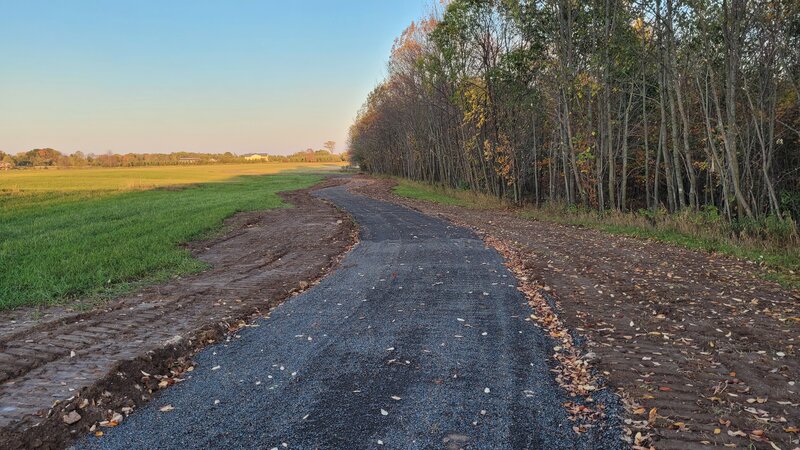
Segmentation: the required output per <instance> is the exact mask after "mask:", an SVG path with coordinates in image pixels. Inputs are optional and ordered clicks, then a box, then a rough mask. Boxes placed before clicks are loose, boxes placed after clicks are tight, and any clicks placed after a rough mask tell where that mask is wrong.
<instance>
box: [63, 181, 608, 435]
mask: <svg viewBox="0 0 800 450" xmlns="http://www.w3.org/2000/svg"><path fill="white" fill-rule="evenodd" d="M319 195H320V196H322V197H324V198H326V199H329V200H330V201H332V202H333V203H335V204H336V205H338V206H340V207H341V208H343V209H345V210H346V211H347V212H349V213H350V214H352V215H353V217H354V218H355V220H356V221H357V222H358V223H359V225H360V226H361V239H362V240H361V243H360V244H359V245H358V246H357V247H356V248H355V249H354V250H353V252H352V253H351V254H349V255H348V256H347V257H346V258H345V260H344V261H343V262H342V265H341V267H340V268H339V270H337V271H336V272H335V273H334V274H332V275H331V276H329V277H328V278H326V279H325V280H323V281H322V283H320V284H319V285H318V286H316V287H314V288H313V289H311V290H309V291H307V292H306V293H304V294H302V295H300V296H297V297H295V298H293V299H291V300H289V301H287V302H286V303H284V304H283V305H281V306H279V307H278V308H276V309H275V310H274V311H273V312H272V314H271V317H270V318H268V319H265V320H261V321H259V322H257V323H256V324H255V325H254V326H253V327H250V328H247V329H245V330H243V331H242V332H241V333H239V334H238V335H237V336H236V337H234V338H232V339H231V340H230V342H227V343H225V344H220V345H216V346H212V347H209V348H207V349H206V350H204V351H203V352H201V353H200V354H199V355H198V356H197V358H196V360H197V362H198V366H197V368H196V369H195V371H194V372H192V378H191V379H190V380H187V381H185V382H183V383H180V384H178V385H177V386H175V387H173V388H170V389H168V390H166V391H164V392H163V394H162V395H160V396H159V397H157V398H156V399H155V400H154V401H152V402H151V403H149V404H148V405H147V406H146V407H144V408H143V409H141V410H139V411H137V412H135V413H134V414H132V415H131V416H130V417H128V418H127V419H126V420H125V421H124V422H123V424H122V425H120V426H118V427H116V428H113V429H106V430H104V431H106V434H105V436H104V437H102V438H100V439H98V438H95V437H86V438H84V439H83V440H81V441H79V443H78V445H77V447H79V448H208V447H214V448H273V447H277V448H283V447H284V446H286V447H288V448H442V447H445V448H460V447H467V448H548V449H555V448H613V447H617V446H619V444H621V441H620V440H619V437H618V434H617V431H616V430H614V429H613V428H610V427H606V426H603V424H598V426H595V427H593V428H591V429H590V431H589V432H588V433H583V434H576V433H574V432H573V431H572V425H573V424H572V422H570V420H569V419H568V417H567V415H566V413H565V411H564V408H563V407H562V406H561V404H562V403H563V402H565V401H567V398H566V396H565V394H564V393H563V391H562V390H560V389H559V387H558V386H557V385H556V384H555V382H554V381H553V377H552V376H551V373H550V371H549V370H550V367H549V365H548V364H549V361H550V359H549V357H548V355H549V353H550V352H551V351H552V345H553V344H552V343H551V342H550V340H549V338H547V337H546V336H545V335H544V333H543V332H542V331H541V330H540V329H539V328H537V327H536V326H534V325H533V324H531V323H530V322H527V321H525V318H526V317H528V316H529V315H530V314H531V311H530V309H529V307H528V306H527V304H526V301H525V299H524V298H523V296H522V295H521V294H520V293H519V292H518V291H517V290H516V288H515V280H514V279H513V276H512V275H511V274H510V273H509V272H508V271H507V269H506V268H505V267H504V266H503V264H502V259H501V258H500V256H499V255H498V254H497V253H496V252H495V251H494V250H492V249H488V248H486V247H485V246H484V244H483V242H482V241H481V240H480V239H479V238H477V237H476V236H475V235H474V234H473V233H472V232H470V231H468V230H466V229H463V228H458V227H454V226H451V225H449V224H447V223H446V222H443V221H441V220H438V219H435V218H432V217H430V216H426V215H424V214H421V213H418V212H415V211H412V210H410V209H406V208H403V207H400V206H396V205H392V204H388V203H383V202H380V201H377V200H372V199H369V198H366V197H362V196H358V195H354V194H351V193H350V192H349V191H348V190H347V189H346V188H345V187H335V188H328V189H325V190H322V191H320V192H319ZM286 239H291V236H287V237H286ZM167 406H169V407H171V408H173V409H171V410H169V411H162V409H169V408H164V407H167Z"/></svg>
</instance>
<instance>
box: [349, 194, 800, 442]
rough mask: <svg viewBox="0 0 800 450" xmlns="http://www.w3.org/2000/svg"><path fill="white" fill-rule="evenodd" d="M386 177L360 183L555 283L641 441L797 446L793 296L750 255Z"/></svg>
mask: <svg viewBox="0 0 800 450" xmlns="http://www.w3.org/2000/svg"><path fill="white" fill-rule="evenodd" d="M392 185H393V182H391V181H389V180H375V181H374V182H373V183H372V184H370V185H368V186H366V187H362V188H360V189H359V191H360V192H361V193H364V194H367V195H370V196H373V197H375V198H379V199H382V200H387V201H393V202H397V203H402V204H405V205H406V206H410V207H413V208H415V209H418V210H420V211H422V212H425V213H429V214H433V215H439V216H441V217H444V218H446V219H449V220H451V221H452V222H455V223H458V224H462V225H467V226H470V227H472V228H473V229H475V230H476V231H478V232H479V233H482V234H483V235H485V236H487V237H491V238H494V239H498V240H500V241H502V242H503V243H504V244H505V245H507V247H508V248H509V249H510V251H511V252H513V253H514V254H513V255H506V257H507V258H508V257H509V256H512V257H513V258H514V259H515V260H517V261H518V262H519V266H521V267H518V269H519V272H518V273H525V274H527V278H529V279H530V281H531V282H533V283H536V284H538V285H539V286H540V287H541V288H542V289H543V290H544V291H546V292H549V293H551V294H553V295H554V297H555V298H556V299H557V309H558V310H559V312H560V314H559V316H560V319H561V320H563V321H564V322H565V323H566V325H567V326H568V327H569V328H570V329H571V330H574V331H576V332H577V333H579V334H580V335H581V336H583V337H584V338H585V343H584V355H585V358H586V359H589V360H591V364H592V366H593V367H594V368H595V370H597V371H598V372H599V373H600V374H602V375H604V376H605V377H606V378H607V379H608V382H609V383H610V385H611V386H612V387H614V388H615V389H617V391H618V392H619V393H620V394H621V396H622V397H623V398H625V399H626V401H627V404H628V407H629V415H628V420H627V424H628V426H629V428H630V429H631V431H632V433H633V434H635V433H637V432H641V433H642V436H643V438H642V439H639V441H638V442H639V443H640V444H641V445H643V446H644V447H648V446H650V445H652V446H654V447H656V448H658V449H692V448H708V447H710V446H718V447H745V448H747V447H751V448H752V447H756V448H780V449H792V448H798V447H800V440H799V439H798V427H800V409H799V408H798V407H800V386H798V385H797V383H800V359H799V358H798V348H797V347H798V342H799V341H798V337H799V336H798V332H800V311H798V301H800V296H798V293H797V292H791V291H788V290H785V289H783V288H782V287H781V286H779V285H777V284H775V283H771V282H767V281H763V280H762V279H761V278H759V276H758V270H759V269H758V267H757V266H756V265H755V264H752V263H748V262H745V261H740V260H736V259H733V258H729V257H724V256H720V255H714V254H704V253H699V252H695V251H690V250H686V249H683V248H679V247H675V246H672V245H667V244H663V243H658V242H654V241H645V240H640V239H633V238H626V237H620V236H614V235H611V234H607V233H603V232H600V231H595V230H590V229H585V228H579V227H572V226H565V225H558V224H553V223H546V222H538V221H533V220H529V219H523V218H520V217H519V215H518V214H517V213H516V212H515V211H513V210H472V209H467V208H461V207H455V206H446V205H440V204H433V203H430V202H424V201H416V200H410V199H404V198H399V197H397V196H395V195H393V194H391V191H390V189H391V186H392ZM524 278H525V277H523V281H525V280H524ZM648 434H650V435H651V436H652V439H649V440H648V439H647V438H646V436H647V435H648Z"/></svg>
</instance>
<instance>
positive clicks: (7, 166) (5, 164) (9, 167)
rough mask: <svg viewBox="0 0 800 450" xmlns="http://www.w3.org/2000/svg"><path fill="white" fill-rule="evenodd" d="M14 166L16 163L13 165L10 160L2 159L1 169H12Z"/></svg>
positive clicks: (0, 162)
mask: <svg viewBox="0 0 800 450" xmlns="http://www.w3.org/2000/svg"><path fill="white" fill-rule="evenodd" d="M12 167H14V165H13V164H11V163H9V162H3V161H0V170H9V169H11V168H12Z"/></svg>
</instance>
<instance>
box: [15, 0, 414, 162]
mask: <svg viewBox="0 0 800 450" xmlns="http://www.w3.org/2000/svg"><path fill="white" fill-rule="evenodd" d="M428 4H429V1H425V0H328V1H323V0H313V1H294V0H284V1H272V0H260V1H257V0H238V1H237V0H216V1H211V0H182V1H178V0H161V1H142V0H94V1H90V0H50V1H40V0H0V150H3V151H6V152H8V153H16V152H19V151H27V150H30V149H32V148H40V147H52V148H55V149H57V150H60V151H62V152H67V153H72V152H73V151H76V150H81V151H84V152H86V153H89V152H94V153H102V152H106V151H109V150H111V151H113V152H116V153H124V152H138V153H142V152H170V151H178V150H187V151H198V152H223V151H233V152H237V153H245V152H255V151H259V152H271V153H287V152H292V151H296V150H301V149H305V148H307V147H314V148H320V147H321V145H322V143H323V142H324V141H326V140H328V139H333V140H335V141H337V143H338V145H337V149H338V150H343V149H344V148H345V140H346V136H347V128H348V127H349V125H350V123H351V122H352V119H353V117H354V116H355V113H356V111H357V110H358V108H359V106H360V105H361V103H362V102H363V101H364V100H365V98H366V95H367V94H368V92H369V91H370V90H371V89H372V87H374V86H375V84H376V83H377V82H378V81H380V79H381V78H382V77H383V75H384V73H385V65H386V60H387V59H388V57H389V51H390V49H391V46H392V43H393V41H394V38H395V37H396V36H398V35H399V34H400V33H401V32H402V30H403V29H404V28H405V27H406V26H407V25H408V24H409V23H410V22H411V21H412V20H415V19H417V18H419V17H421V16H423V15H424V13H425V11H426V9H427V5H428Z"/></svg>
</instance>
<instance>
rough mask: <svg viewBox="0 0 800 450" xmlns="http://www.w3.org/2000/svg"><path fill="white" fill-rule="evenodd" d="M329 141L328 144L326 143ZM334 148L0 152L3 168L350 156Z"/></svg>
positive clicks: (336, 159)
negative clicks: (280, 151) (286, 152)
mask: <svg viewBox="0 0 800 450" xmlns="http://www.w3.org/2000/svg"><path fill="white" fill-rule="evenodd" d="M326 144H327V143H326ZM331 150H332V147H331V149H330V150H329V149H322V150H313V149H310V148H309V149H307V150H305V151H301V152H297V153H294V154H292V155H267V154H259V155H261V157H260V158H248V156H250V155H241V156H239V155H235V154H233V153H231V152H225V153H218V154H212V153H192V152H175V153H126V154H121V155H120V154H115V153H111V152H109V153H105V154H101V155H95V154H92V153H89V154H84V153H83V152H80V151H78V152H75V153H73V154H71V155H65V154H62V153H61V152H59V151H57V150H53V149H52V148H39V149H34V150H31V151H28V152H23V153H18V154H16V155H10V154H7V153H5V152H2V151H0V169H10V168H20V169H22V168H29V167H88V166H98V167H135V166H163V165H178V164H230V163H251V162H339V161H345V160H346V159H347V155H346V154H336V153H332V152H331Z"/></svg>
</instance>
